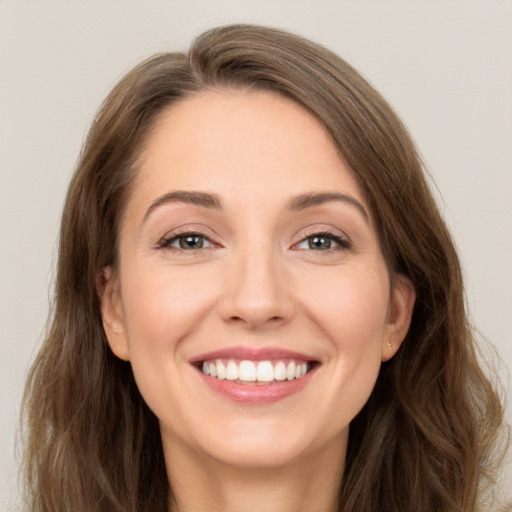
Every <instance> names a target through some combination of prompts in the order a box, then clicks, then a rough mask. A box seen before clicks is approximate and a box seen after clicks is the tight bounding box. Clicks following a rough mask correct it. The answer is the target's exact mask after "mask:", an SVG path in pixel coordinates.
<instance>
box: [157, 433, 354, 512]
mask: <svg viewBox="0 0 512 512" xmlns="http://www.w3.org/2000/svg"><path fill="white" fill-rule="evenodd" d="M164 444H165V443H164ZM172 448H173V450H172V458H171V457H167V456H166V463H167V471H168V475H169V480H170V483H171V489H172V502H171V506H170V512H194V511H197V510H208V511H211V512H255V511H261V510H265V512H335V511H337V510H338V505H337V501H338V493H339V487H340V482H341V475H342V472H343V466H344V458H345V451H344V450H339V445H338V447H337V448H338V450H337V452H338V453H337V454H336V452H335V451H333V449H332V448H333V447H331V446H329V447H326V449H325V450H324V451H323V453H319V454H317V455H316V456H315V457H311V456H309V457H304V459H303V460H297V461H294V462H293V463H290V464H288V465H286V466H284V467H270V468H269V467H266V468H246V467H233V466H230V465H226V464H224V463H222V462H220V461H217V460H212V459H211V458H207V457H204V458H203V459H202V460H199V459H198V458H197V454H195V456H193V457H190V455H191V454H190V453H185V452H181V451H180V450H179V449H176V446H173V447H172ZM164 450H165V448H164ZM165 451H166V452H167V453H168V451H167V450H165ZM340 451H342V453H339V452H340ZM333 453H335V454H336V455H334V456H333Z"/></svg>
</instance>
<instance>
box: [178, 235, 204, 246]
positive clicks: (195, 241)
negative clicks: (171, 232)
mask: <svg viewBox="0 0 512 512" xmlns="http://www.w3.org/2000/svg"><path fill="white" fill-rule="evenodd" d="M180 247H181V248H182V249H201V248H202V247H203V239H202V237H200V236H198V235H189V236H185V237H183V238H180Z"/></svg>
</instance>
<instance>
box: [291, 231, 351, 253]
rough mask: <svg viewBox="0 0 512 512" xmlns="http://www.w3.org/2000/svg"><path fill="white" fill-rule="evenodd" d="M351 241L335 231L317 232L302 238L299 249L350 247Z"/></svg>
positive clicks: (324, 249)
mask: <svg viewBox="0 0 512 512" xmlns="http://www.w3.org/2000/svg"><path fill="white" fill-rule="evenodd" d="M350 247H351V245H350V242H349V241H348V240H345V239H344V238H342V237H341V236H339V235H337V234H334V233H315V234H314V235H311V236H308V237H306V238H304V240H301V241H300V242H299V243H298V244H297V249H303V250H313V251H329V250H335V249H349V248H350Z"/></svg>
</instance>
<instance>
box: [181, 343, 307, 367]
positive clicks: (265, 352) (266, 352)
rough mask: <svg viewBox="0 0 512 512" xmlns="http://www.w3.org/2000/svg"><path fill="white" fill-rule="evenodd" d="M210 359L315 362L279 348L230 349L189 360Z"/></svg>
mask: <svg viewBox="0 0 512 512" xmlns="http://www.w3.org/2000/svg"><path fill="white" fill-rule="evenodd" d="M210 359H235V360H243V359H249V360H251V361H264V360H267V359H268V360H276V359H295V360H298V361H304V362H308V361H310V362H317V361H316V359H315V358H314V357H311V356H309V355H307V354H302V353H299V352H293V351H291V350H286V349H283V348H279V347H259V348H254V347H243V346H240V347H230V348H223V349H220V350H214V351H212V352H207V353H205V354H201V355H199V356H195V357H193V358H192V359H190V361H189V362H190V364H194V365H195V364H197V363H202V362H203V361H208V360H210Z"/></svg>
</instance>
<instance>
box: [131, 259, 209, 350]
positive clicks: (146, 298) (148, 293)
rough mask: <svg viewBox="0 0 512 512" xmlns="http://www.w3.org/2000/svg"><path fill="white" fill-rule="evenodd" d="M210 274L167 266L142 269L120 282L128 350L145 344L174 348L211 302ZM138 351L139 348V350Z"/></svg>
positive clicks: (205, 311)
mask: <svg viewBox="0 0 512 512" xmlns="http://www.w3.org/2000/svg"><path fill="white" fill-rule="evenodd" d="M211 281H212V273H211V272H209V273H208V275H206V274H205V273H204V272H203V273H202V272H201V271H200V270H197V269H196V270H195V271H191V270H190V271H189V270H188V269H180V270H179V271H176V269H173V268H171V267H169V268H165V267H164V268H162V267H155V268H149V269H146V271H145V272H144V273H143V274H142V273H141V275H137V274H136V273H132V274H131V275H130V276H127V277H126V278H125V280H124V286H123V304H124V309H125V318H126V325H127V331H128V338H129V342H130V346H131V347H130V348H132V349H133V350H136V349H137V348H138V347H139V346H142V345H145V344H151V345H154V346H153V348H157V347H158V346H166V347H167V348H169V347H168V346H169V345H176V344H177V343H179V340H180V339H181V338H183V337H185V336H186V335H187V333H188V332H189V331H190V330H192V329H194V327H196V326H197V322H198V321H199V319H201V318H202V317H203V316H204V315H205V314H207V312H208V310H209V308H210V306H211V304H212V302H213V301H214V300H215V297H214V296H213V293H212V290H215V289H217V287H218V285H217V284H215V283H212V282H211ZM140 348H142V347H140Z"/></svg>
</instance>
